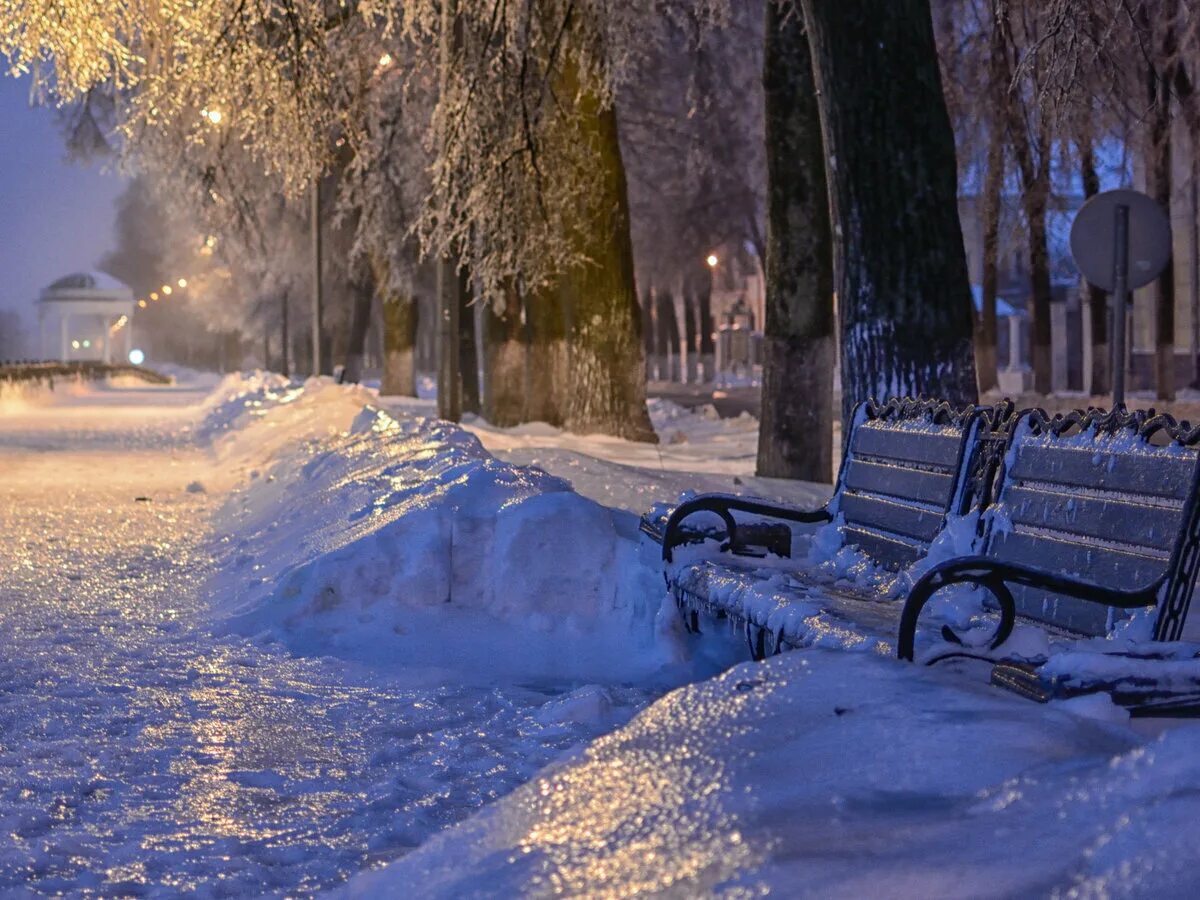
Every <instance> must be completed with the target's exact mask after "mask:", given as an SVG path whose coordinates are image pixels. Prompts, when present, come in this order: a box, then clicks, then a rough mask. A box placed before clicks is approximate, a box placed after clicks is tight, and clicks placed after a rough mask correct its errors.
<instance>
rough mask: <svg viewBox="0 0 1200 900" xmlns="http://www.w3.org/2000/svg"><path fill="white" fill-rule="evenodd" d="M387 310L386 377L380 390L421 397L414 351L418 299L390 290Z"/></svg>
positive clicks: (384, 373)
mask: <svg viewBox="0 0 1200 900" xmlns="http://www.w3.org/2000/svg"><path fill="white" fill-rule="evenodd" d="M381 308H382V310H383V380H382V383H381V384H380V388H379V392H380V393H381V394H389V395H393V396H399V397H415V396H417V375H416V366H415V365H414V359H413V353H414V345H415V344H416V339H417V302H416V300H415V299H414V298H412V297H402V296H399V295H397V294H394V293H391V292H389V293H388V294H386V295H385V296H384V299H383V303H382V304H381Z"/></svg>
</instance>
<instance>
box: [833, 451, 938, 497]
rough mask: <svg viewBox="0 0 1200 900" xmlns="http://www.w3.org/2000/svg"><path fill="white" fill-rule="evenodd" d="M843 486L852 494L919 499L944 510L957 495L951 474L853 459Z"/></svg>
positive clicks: (847, 469)
mask: <svg viewBox="0 0 1200 900" xmlns="http://www.w3.org/2000/svg"><path fill="white" fill-rule="evenodd" d="M844 486H845V487H846V488H848V489H849V490H852V491H860V492H861V491H866V492H869V493H872V494H887V495H889V496H892V497H899V498H901V499H910V500H919V501H922V502H924V503H931V504H933V505H935V506H940V507H942V508H943V509H944V508H946V507H947V506H949V505H950V500H951V495H952V494H953V492H954V476H953V475H951V474H950V473H949V472H926V471H922V470H920V469H913V468H909V467H907V466H902V465H895V464H894V463H881V462H868V461H867V460H862V459H851V460H850V461H849V463H848V464H847V466H846V474H845V480H844Z"/></svg>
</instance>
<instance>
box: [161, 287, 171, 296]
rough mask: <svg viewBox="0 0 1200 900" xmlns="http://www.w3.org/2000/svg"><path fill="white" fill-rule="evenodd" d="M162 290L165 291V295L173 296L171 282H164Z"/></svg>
mask: <svg viewBox="0 0 1200 900" xmlns="http://www.w3.org/2000/svg"><path fill="white" fill-rule="evenodd" d="M162 292H163V296H164V297H170V296H171V286H170V285H169V284H164V285H163V286H162Z"/></svg>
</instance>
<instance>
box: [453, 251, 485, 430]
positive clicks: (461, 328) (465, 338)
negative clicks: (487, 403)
mask: <svg viewBox="0 0 1200 900" xmlns="http://www.w3.org/2000/svg"><path fill="white" fill-rule="evenodd" d="M471 300H472V296H471V278H470V275H468V274H467V272H466V271H464V270H460V271H459V273H458V373H459V378H460V379H461V380H462V411H463V412H465V413H473V414H475V415H479V413H480V411H481V410H482V409H483V407H482V406H481V405H480V401H479V353H478V350H477V348H476V346H475V307H474V305H473V304H472V302H471Z"/></svg>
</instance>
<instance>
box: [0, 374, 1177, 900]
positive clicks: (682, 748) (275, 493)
mask: <svg viewBox="0 0 1200 900" xmlns="http://www.w3.org/2000/svg"><path fill="white" fill-rule="evenodd" d="M211 387H212V385H204V386H194V387H190V388H189V387H187V386H184V387H177V388H145V387H133V386H125V387H122V388H119V389H108V390H79V391H66V392H62V393H60V394H58V395H55V397H53V398H51V399H49V400H48V399H47V398H45V397H32V398H30V397H19V398H14V397H11V396H10V397H7V398H0V535H3V538H0V572H2V573H3V578H2V579H0V641H2V642H3V646H4V647H5V653H4V654H3V655H2V656H0V835H6V836H10V837H9V838H8V839H6V840H0V894H10V893H17V892H20V891H21V890H22V889H31V890H33V891H34V892H38V893H56V892H67V893H93V894H97V895H105V896H109V895H114V894H150V895H174V894H178V893H195V894H199V895H207V896H227V895H257V894H261V893H270V894H289V895H295V894H309V893H315V892H319V891H321V890H323V889H326V888H338V887H339V885H342V883H343V882H344V881H345V880H346V879H347V878H349V879H351V880H350V882H349V884H348V886H344V887H341V888H340V889H341V890H344V891H347V892H348V893H350V894H352V895H356V896H409V895H417V896H427V895H428V896H444V897H451V896H453V897H459V896H479V895H494V894H500V895H514V894H533V895H548V894H553V893H574V894H578V893H589V894H600V895H622V894H628V893H632V892H634V891H639V890H640V891H651V892H660V893H667V894H671V895H675V896H694V895H712V894H720V895H732V896H747V895H752V894H761V893H765V892H772V891H773V892H775V893H780V894H784V895H806V894H810V895H822V896H824V895H840V896H862V895H864V894H868V893H875V894H879V895H885V896H914V897H915V896H930V895H935V896H937V895H947V894H949V895H965V894H970V895H980V896H1014V895H1026V894H1037V895H1047V894H1055V895H1075V896H1119V895H1149V894H1154V895H1156V896H1190V895H1193V894H1194V893H1195V890H1196V888H1197V887H1198V886H1200V879H1197V877H1196V876H1195V875H1194V874H1193V873H1194V872H1196V871H1197V868H1196V865H1197V862H1200V860H1197V856H1198V855H1200V851H1198V850H1197V849H1196V843H1195V841H1194V839H1193V837H1192V836H1193V834H1194V826H1193V824H1192V823H1193V820H1194V818H1195V815H1196V813H1197V811H1198V809H1200V801H1198V800H1197V797H1200V756H1197V755H1196V753H1195V750H1194V744H1193V742H1194V741H1195V740H1196V739H1197V737H1200V728H1198V727H1197V726H1192V725H1189V724H1186V723H1183V724H1174V725H1170V726H1168V725H1164V724H1162V723H1152V724H1147V723H1144V722H1139V723H1135V724H1131V723H1130V722H1129V721H1128V720H1126V719H1125V718H1124V715H1123V713H1120V712H1119V711H1118V710H1115V709H1114V708H1112V707H1111V705H1106V702H1097V701H1095V700H1091V701H1072V702H1071V703H1066V704H1055V705H1051V706H1048V707H1042V706H1037V705H1034V704H1031V703H1027V702H1025V701H1022V700H1019V699H1017V698H1015V697H1012V696H1009V695H1006V694H1003V693H1001V692H999V691H996V690H994V689H991V688H988V687H986V686H985V685H982V684H980V683H979V680H978V678H977V677H976V678H971V677H963V674H962V673H958V672H955V671H953V670H952V669H950V668H946V669H944V670H926V669H921V668H917V667H913V666H909V665H902V664H899V663H896V662H894V661H892V660H891V659H890V658H888V657H887V656H886V655H885V653H884V652H872V651H871V650H869V649H868V650H865V651H863V650H860V652H845V651H831V650H820V651H818V650H811V651H797V652H793V653H789V654H786V655H784V656H782V657H776V658H774V659H772V660H770V661H769V662H767V663H764V664H751V663H742V664H740V665H737V666H736V667H735V668H732V669H729V670H728V671H726V672H725V674H721V675H717V677H713V676H714V675H716V673H717V672H718V671H719V670H720V669H721V668H724V667H726V666H728V665H731V664H733V663H736V662H737V644H736V642H735V641H732V640H729V639H728V637H727V636H725V635H721V634H713V635H708V636H706V637H705V638H702V639H700V640H692V641H691V642H688V641H684V640H683V638H682V637H681V636H680V635H679V634H678V632H677V630H676V629H675V628H674V624H675V623H674V617H673V616H672V615H671V610H670V609H665V610H664V609H663V608H662V599H663V598H662V594H663V590H662V583H661V579H660V576H659V572H658V563H657V554H656V552H655V550H656V548H654V547H652V546H648V545H647V544H645V543H644V542H642V540H641V539H640V538H639V536H638V534H637V531H636V517H635V515H634V512H632V511H641V510H642V509H644V508H646V507H648V506H649V505H651V503H652V502H655V501H659V500H669V499H673V497H674V496H675V494H677V492H678V490H680V489H683V488H691V489H696V488H703V489H709V488H719V489H722V490H729V489H737V490H751V491H754V492H757V493H761V494H767V495H774V496H780V495H784V496H789V497H791V498H792V499H797V500H800V501H802V502H806V503H807V502H819V501H820V500H821V499H822V497H823V496H824V493H825V491H826V489H824V488H820V487H816V486H811V485H792V486H785V485H781V484H780V483H778V482H775V483H771V482H765V483H763V482H755V481H753V480H752V479H750V478H749V472H750V471H752V468H753V441H754V423H753V420H740V421H739V420H736V419H735V420H726V421H723V422H721V421H716V420H714V419H712V418H708V417H705V416H704V415H691V414H687V413H685V412H683V411H681V410H679V408H677V407H674V406H672V405H670V404H663V403H660V404H656V405H655V407H654V408H653V409H652V413H653V416H654V420H655V424H656V427H658V429H659V432H660V434H661V435H662V436H663V437H664V443H663V444H662V445H660V446H659V447H658V448H652V447H647V446H641V445H633V444H629V443H627V442H621V441H612V440H607V439H598V438H581V437H577V436H572V435H566V434H562V433H560V432H558V431H555V430H553V429H548V428H544V427H528V428H525V429H521V430H519V431H501V430H497V429H492V428H490V427H488V426H487V425H486V424H485V423H481V422H475V423H471V424H470V426H469V430H468V431H464V430H461V429H457V428H454V427H451V426H447V425H445V424H443V423H437V422H436V421H431V420H427V419H421V418H416V417H414V416H412V415H410V414H411V413H414V412H417V413H420V412H428V406H422V405H421V403H422V401H399V400H392V399H387V400H385V401H380V400H379V399H378V398H376V397H375V396H374V395H373V394H372V393H370V392H368V391H365V390H363V389H358V388H339V387H336V386H332V385H328V384H326V385H315V384H310V385H309V386H308V387H307V388H306V389H298V388H297V387H295V386H293V385H289V384H287V383H285V382H283V381H282V380H281V379H275V378H271V377H254V378H249V379H238V378H232V379H229V380H227V381H226V382H224V383H223V384H221V385H219V386H217V387H216V390H215V392H214V393H211V394H210V393H209V388H211ZM527 464H536V466H537V467H536V468H529V467H527ZM690 471H698V472H700V474H697V475H693V474H689V472H690ZM734 479H737V480H738V481H737V482H735V480H734ZM738 482H740V483H738ZM888 637H890V636H889V635H871V638H872V640H869V641H847V642H846V646H859V647H865V648H871V647H877V648H878V647H880V646H881V643H883V646H882V650H883V651H886V650H887V649H888V648H887V647H886V644H885V643H884V642H885V641H886V639H887V638H888ZM685 683H690V684H687V685H686V686H683V687H679V685H684V684H685ZM1135 725H1136V727H1135ZM365 869H375V871H370V872H364V871H363V870H365Z"/></svg>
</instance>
